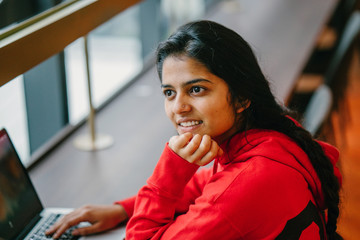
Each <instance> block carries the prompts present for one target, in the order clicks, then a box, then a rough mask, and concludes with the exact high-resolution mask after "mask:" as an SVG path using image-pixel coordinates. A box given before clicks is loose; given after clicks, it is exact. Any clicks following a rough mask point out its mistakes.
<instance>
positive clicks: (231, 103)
mask: <svg viewBox="0 0 360 240" xmlns="http://www.w3.org/2000/svg"><path fill="white" fill-rule="evenodd" d="M157 70H158V74H159V78H160V81H161V84H162V90H163V93H164V96H165V100H164V101H165V111H166V114H167V116H168V117H169V119H170V121H172V123H173V125H174V126H175V128H176V129H177V131H178V135H176V136H173V137H171V138H170V140H169V142H168V143H167V144H166V146H165V149H164V151H163V153H162V155H161V156H160V159H159V161H158V163H157V166H156V167H155V170H154V172H153V174H152V176H151V177H150V178H149V179H148V181H147V185H145V186H144V187H143V188H141V189H140V191H139V192H138V194H137V196H136V197H132V198H129V199H125V200H122V201H118V202H116V204H114V205H113V206H108V207H107V208H108V209H110V211H106V213H105V211H100V209H101V208H100V207H93V208H92V209H91V210H89V208H80V209H77V210H75V211H74V212H73V213H70V214H69V215H68V216H66V217H65V218H64V219H63V220H61V221H60V222H59V223H58V224H56V225H55V227H54V228H52V229H51V230H50V231H49V232H48V233H53V232H56V235H55V236H56V237H57V236H59V234H61V233H62V232H63V231H64V230H65V229H66V228H68V227H69V226H71V225H74V224H77V223H79V222H80V221H84V220H86V221H89V222H92V223H94V225H92V226H90V227H87V228H83V229H78V230H76V234H89V233H93V232H96V231H101V230H105V229H109V228H112V227H114V226H116V225H117V224H118V223H120V222H122V221H124V220H127V219H128V223H127V230H126V239H167V240H168V239H342V238H341V236H339V235H338V234H337V233H336V226H337V218H338V215H339V207H338V204H339V188H340V182H341V175H340V173H339V170H338V169H337V168H336V167H335V163H336V161H337V159H338V157H339V153H338V151H337V150H336V149H335V148H334V147H333V146H330V145H329V144H326V143H324V142H320V141H316V140H315V139H313V138H312V137H311V134H310V133H309V132H307V131H306V130H304V129H303V128H302V127H301V126H300V125H299V124H298V123H297V122H296V121H295V120H294V119H292V118H291V117H290V116H289V113H288V111H286V110H285V109H284V108H283V107H282V106H280V105H279V104H278V103H277V102H276V101H275V99H274V96H273V94H272V93H271V91H270V88H269V84H268V81H267V80H266V79H265V77H264V75H263V74H262V71H261V69H260V67H259V65H258V63H257V60H256V57H255V56H254V54H253V52H252V50H251V48H250V46H249V45H248V44H247V42H246V41H245V40H244V39H243V38H242V37H241V36H239V35H238V34H237V33H235V32H234V31H232V30H230V29H228V28H226V27H224V26H222V25H220V24H217V23H215V22H211V21H197V22H191V23H188V24H186V25H184V26H182V27H180V28H179V29H178V30H177V31H176V32H175V33H174V34H173V35H171V36H170V37H169V38H168V39H167V40H166V41H164V42H163V43H160V45H159V47H158V49H157ZM210 162H213V167H212V168H211V167H203V168H201V169H199V168H200V166H205V165H207V164H209V163H210ZM111 209H113V210H111ZM325 212H326V213H327V216H325Z"/></svg>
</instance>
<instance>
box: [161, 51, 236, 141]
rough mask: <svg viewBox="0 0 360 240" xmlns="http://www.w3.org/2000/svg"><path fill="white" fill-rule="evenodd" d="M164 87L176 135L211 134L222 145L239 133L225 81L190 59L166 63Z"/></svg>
mask: <svg viewBox="0 0 360 240" xmlns="http://www.w3.org/2000/svg"><path fill="white" fill-rule="evenodd" d="M162 74H163V77H162V88H163V92H164V95H165V112H166V114H167V116H168V118H169V119H170V120H171V121H172V123H173V124H174V126H175V128H176V129H177V132H178V133H179V134H183V133H186V132H191V133H192V134H200V135H205V134H207V135H209V136H210V137H211V138H213V139H214V140H216V141H217V142H218V143H219V144H220V143H222V142H223V141H224V140H225V139H227V138H229V137H230V136H232V135H233V134H234V133H235V132H236V131H237V129H236V125H235V124H234V123H235V114H236V111H241V110H242V109H243V108H239V109H235V106H232V104H231V103H230V99H229V88H228V86H227V84H226V82H225V81H224V80H222V79H221V78H219V77H217V76H216V75H214V74H212V73H211V72H209V70H208V69H207V68H206V67H205V66H204V65H203V64H201V63H199V62H197V61H196V60H194V59H192V58H188V57H169V58H167V59H166V60H165V61H164V66H163V73H162Z"/></svg>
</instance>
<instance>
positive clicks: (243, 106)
mask: <svg viewBox="0 0 360 240" xmlns="http://www.w3.org/2000/svg"><path fill="white" fill-rule="evenodd" d="M250 104H251V101H250V100H248V99H246V100H243V101H242V102H239V103H238V104H237V107H236V113H241V112H243V111H244V110H246V109H247V108H248V107H249V106H250Z"/></svg>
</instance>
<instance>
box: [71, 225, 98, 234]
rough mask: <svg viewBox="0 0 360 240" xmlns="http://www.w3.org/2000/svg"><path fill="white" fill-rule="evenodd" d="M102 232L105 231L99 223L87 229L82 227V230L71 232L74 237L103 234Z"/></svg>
mask: <svg viewBox="0 0 360 240" xmlns="http://www.w3.org/2000/svg"><path fill="white" fill-rule="evenodd" d="M102 230H103V229H102V228H101V224H100V223H98V222H97V223H95V224H93V225H90V226H87V227H81V228H77V229H74V230H73V231H72V232H71V234H72V235H74V236H85V235H90V234H94V233H98V232H101V231H102Z"/></svg>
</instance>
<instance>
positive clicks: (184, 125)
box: [179, 121, 202, 127]
mask: <svg viewBox="0 0 360 240" xmlns="http://www.w3.org/2000/svg"><path fill="white" fill-rule="evenodd" d="M201 123H202V121H188V122H182V123H179V125H180V126H181V127H192V126H196V125H199V124H201Z"/></svg>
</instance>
